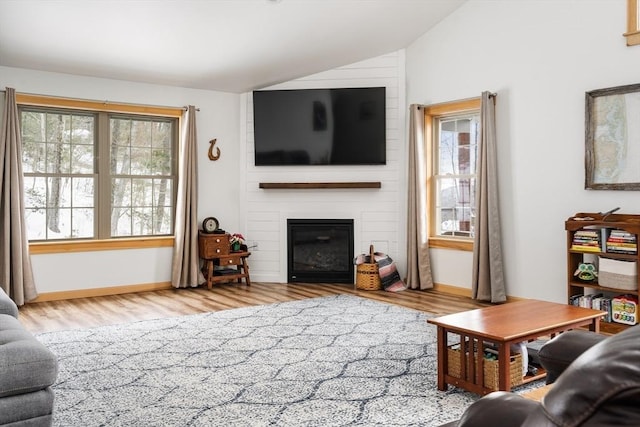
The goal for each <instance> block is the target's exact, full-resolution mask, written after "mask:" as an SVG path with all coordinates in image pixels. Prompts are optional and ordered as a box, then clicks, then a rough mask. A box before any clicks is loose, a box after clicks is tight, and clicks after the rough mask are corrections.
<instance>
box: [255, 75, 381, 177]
mask: <svg viewBox="0 0 640 427" xmlns="http://www.w3.org/2000/svg"><path fill="white" fill-rule="evenodd" d="M253 126H254V145H255V162H256V163H255V164H256V166H266V165H381V164H385V163H386V121H385V88H384V87H371V88H346V89H301V90H266V91H255V92H253Z"/></svg>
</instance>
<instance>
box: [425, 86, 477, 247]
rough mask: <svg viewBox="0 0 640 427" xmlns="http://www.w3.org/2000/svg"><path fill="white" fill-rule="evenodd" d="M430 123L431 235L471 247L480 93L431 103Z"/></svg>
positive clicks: (436, 239) (440, 242) (445, 242)
mask: <svg viewBox="0 0 640 427" xmlns="http://www.w3.org/2000/svg"><path fill="white" fill-rule="evenodd" d="M425 127H426V129H425V136H426V141H427V147H428V149H427V156H429V157H430V158H429V159H428V180H429V181H428V187H429V191H428V194H429V200H428V204H429V212H430V215H429V216H430V222H429V235H430V241H431V242H433V244H432V245H434V246H438V245H442V246H444V247H455V248H460V249H470V248H471V247H470V243H471V242H472V238H473V234H474V218H475V183H476V160H477V157H478V156H477V148H478V141H479V136H480V135H479V130H480V99H479V98H478V99H473V100H465V101H459V102H452V103H447V104H440V105H435V106H430V107H426V108H425ZM460 243H462V245H461V244H460ZM465 243H466V244H465Z"/></svg>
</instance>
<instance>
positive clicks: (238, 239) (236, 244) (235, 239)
mask: <svg viewBox="0 0 640 427" xmlns="http://www.w3.org/2000/svg"><path fill="white" fill-rule="evenodd" d="M229 243H231V250H232V251H234V252H238V251H240V247H241V245H244V236H243V235H242V234H240V233H233V234H232V235H231V237H230V238H229Z"/></svg>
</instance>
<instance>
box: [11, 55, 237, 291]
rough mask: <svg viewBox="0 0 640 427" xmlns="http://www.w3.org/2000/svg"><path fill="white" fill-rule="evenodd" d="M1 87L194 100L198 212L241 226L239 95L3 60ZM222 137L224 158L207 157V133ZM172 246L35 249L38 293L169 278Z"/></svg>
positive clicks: (155, 101) (156, 101)
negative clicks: (45, 251) (7, 63)
mask: <svg viewBox="0 0 640 427" xmlns="http://www.w3.org/2000/svg"><path fill="white" fill-rule="evenodd" d="M0 87H2V88H4V87H13V88H15V89H16V92H19V93H31V94H38V95H49V96H61V97H68V98H80V99H89V100H106V101H112V102H119V103H134V104H145V105H159V106H170V107H182V106H186V105H195V106H196V107H198V108H199V109H200V111H199V112H198V113H197V116H196V123H197V128H198V133H197V137H198V147H199V148H198V160H199V165H198V168H199V170H198V177H199V178H198V179H199V190H200V191H199V195H200V197H199V202H198V213H199V215H198V216H199V218H200V219H203V218H204V217H206V216H211V215H213V216H216V217H217V218H218V219H219V220H220V222H221V224H224V225H225V226H227V227H229V228H231V229H235V228H239V226H240V223H239V219H238V215H237V213H238V205H239V200H240V196H239V195H238V193H239V188H240V185H239V182H238V180H236V179H229V177H232V176H235V175H236V171H237V169H238V163H239V160H238V158H239V144H238V141H239V112H240V105H239V102H240V95H238V94H231V93H224V92H213V91H204V90H194V89H185V88H178V87H169V86H157V85H147V84H139V83H132V82H125V81H119V80H106V79H97V78H89V77H82V76H72V75H65V74H56V73H47V72H39V71H32V70H24V69H17V68H8V67H0ZM213 138H217V139H218V141H217V143H216V146H217V147H219V148H220V150H221V158H220V160H218V161H216V162H211V161H209V159H208V157H207V150H208V149H209V140H211V139H213ZM171 252H172V250H171V248H157V249H135V250H122V251H100V252H87V253H68V254H67V253H64V254H47V255H32V256H31V259H32V262H33V268H34V275H35V280H36V286H37V288H38V291H39V292H40V293H47V292H55V291H66V290H77V289H91V288H102V287H110V286H128V285H136V284H155V283H163V282H169V281H170V280H171Z"/></svg>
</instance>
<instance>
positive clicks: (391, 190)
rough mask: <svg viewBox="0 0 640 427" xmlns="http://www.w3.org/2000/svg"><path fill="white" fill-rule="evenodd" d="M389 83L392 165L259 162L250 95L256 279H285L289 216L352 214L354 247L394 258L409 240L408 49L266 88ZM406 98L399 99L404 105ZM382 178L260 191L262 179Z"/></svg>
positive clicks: (248, 156) (250, 224) (247, 122)
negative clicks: (363, 185)
mask: <svg viewBox="0 0 640 427" xmlns="http://www.w3.org/2000/svg"><path fill="white" fill-rule="evenodd" d="M371 86H384V87H385V88H386V138H387V164H386V165H372V166H369V165H363V166H302V167H274V166H263V167H256V166H255V165H254V145H253V142H254V140H253V138H254V135H253V105H252V95H251V94H250V93H249V94H247V95H246V97H245V102H246V105H245V107H244V111H245V117H244V119H243V120H244V125H243V129H244V131H245V134H244V139H243V141H241V143H242V144H244V147H243V149H244V158H245V160H246V165H245V168H246V173H245V174H244V183H243V188H244V194H243V197H242V204H243V206H242V215H243V221H244V229H245V230H246V234H247V236H246V237H247V240H248V242H249V243H250V244H253V243H255V242H257V244H258V248H257V249H252V256H251V259H250V266H251V277H252V280H258V281H267V282H281V283H282V282H286V280H287V265H286V258H287V248H286V245H287V241H286V240H287V235H286V232H287V224H286V220H287V218H307V219H308V218H318V219H353V220H354V239H355V243H354V253H355V254H358V253H365V252H368V248H369V245H370V244H372V243H374V242H375V244H376V246H379V247H381V248H384V250H385V251H389V255H390V256H392V257H393V258H394V259H397V257H398V255H399V252H398V251H399V246H400V242H402V244H403V245H404V241H405V240H404V237H402V238H401V237H400V236H404V233H405V231H404V227H405V226H404V224H405V219H404V217H405V216H406V213H405V208H404V206H405V202H404V201H405V199H406V190H405V188H406V185H405V184H404V182H405V181H406V177H405V175H406V167H404V163H405V162H406V161H405V157H406V149H405V145H406V144H405V143H404V135H405V131H404V127H405V119H406V114H405V112H404V105H403V103H404V91H405V87H404V51H398V52H393V53H390V54H387V55H382V56H380V57H376V58H371V59H369V60H365V61H360V62H358V63H355V64H351V65H347V66H344V67H339V68H336V69H333V70H328V71H325V72H322V73H318V74H314V75H311V76H307V77H304V78H300V79H297V80H293V81H290V82H286V83H282V84H278V85H275V86H272V87H269V88H266V89H324V88H338V87H371ZM401 103H402V104H401ZM355 181H380V182H381V183H382V187H381V188H380V189H304V190H300V189H296V190H289V189H286V190H283V189H277V190H263V189H260V188H259V187H258V185H259V183H260V182H355Z"/></svg>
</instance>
